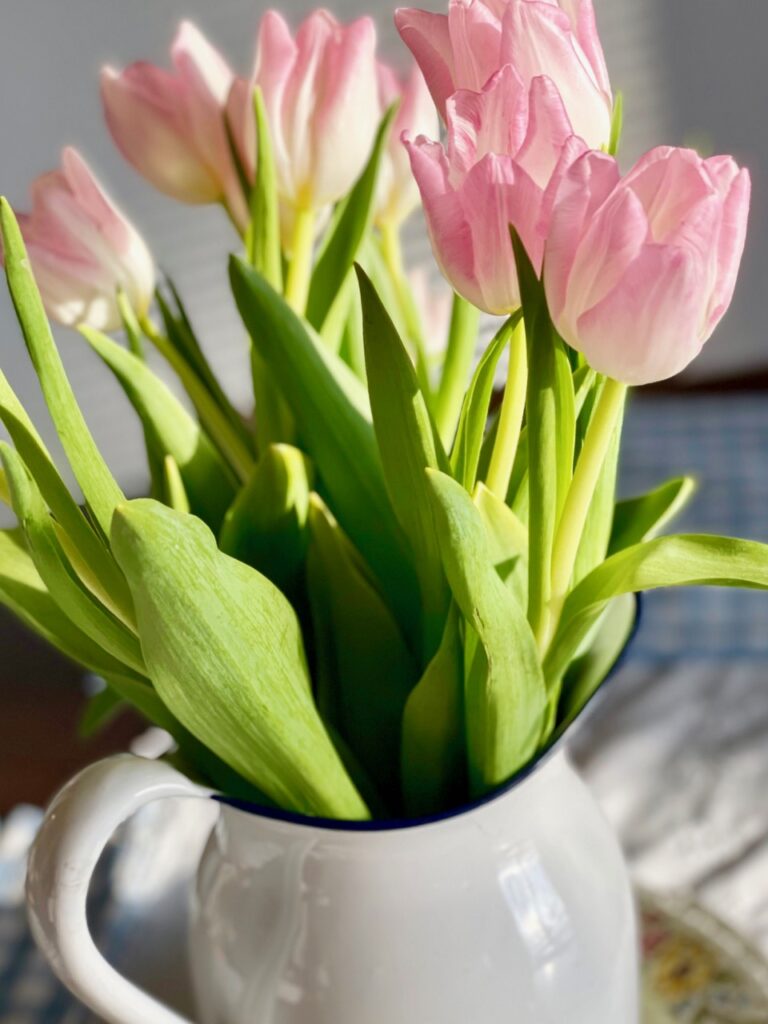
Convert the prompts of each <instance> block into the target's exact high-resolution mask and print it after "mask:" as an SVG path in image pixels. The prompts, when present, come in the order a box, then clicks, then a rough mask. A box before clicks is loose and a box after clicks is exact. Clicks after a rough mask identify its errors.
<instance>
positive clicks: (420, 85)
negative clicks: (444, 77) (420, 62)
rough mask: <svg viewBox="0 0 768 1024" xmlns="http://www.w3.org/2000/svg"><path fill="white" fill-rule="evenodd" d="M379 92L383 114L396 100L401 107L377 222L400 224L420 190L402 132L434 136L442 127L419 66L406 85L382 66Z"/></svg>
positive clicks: (384, 167) (386, 160) (387, 157)
mask: <svg viewBox="0 0 768 1024" xmlns="http://www.w3.org/2000/svg"><path fill="white" fill-rule="evenodd" d="M379 91H380V95H381V108H382V112H384V111H385V110H387V109H388V108H389V107H390V106H391V105H392V104H393V103H394V102H395V101H397V100H400V107H399V110H398V112H397V117H396V118H395V121H394V124H393V126H392V133H391V136H390V142H389V147H388V148H387V151H386V154H385V156H384V159H383V161H382V165H381V169H380V172H379V192H378V203H377V214H376V219H377V221H378V222H379V223H384V222H387V223H390V224H395V225H397V224H402V222H403V221H404V220H406V219H407V218H408V217H409V216H410V215H411V213H413V211H414V210H415V209H416V207H417V206H418V205H419V189H418V186H417V184H416V181H415V180H414V177H413V173H412V171H411V164H410V161H409V159H408V153H407V151H406V149H405V146H404V145H403V141H402V136H403V132H408V133H409V134H411V135H427V136H433V137H434V136H436V135H438V133H439V131H440V124H439V121H438V116H437V110H436V109H435V104H434V102H433V100H432V97H431V96H430V93H429V90H428V88H427V83H426V82H425V81H424V76H423V75H422V73H421V71H419V69H418V68H417V67H414V69H413V71H412V72H411V75H410V77H409V78H408V80H407V81H406V82H405V83H404V84H403V83H402V82H401V81H400V80H399V78H398V77H397V75H396V74H395V72H394V71H393V70H392V69H391V68H390V67H388V66H387V65H386V64H381V63H380V64H379Z"/></svg>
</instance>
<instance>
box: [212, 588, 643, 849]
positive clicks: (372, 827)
mask: <svg viewBox="0 0 768 1024" xmlns="http://www.w3.org/2000/svg"><path fill="white" fill-rule="evenodd" d="M634 597H635V619H634V622H633V625H632V630H631V632H630V634H629V636H628V637H627V642H626V643H625V644H624V647H623V648H622V650H621V653H620V654H619V656H618V658H617V659H616V661H615V662H614V664H613V666H612V667H611V669H610V671H609V672H608V674H607V675H606V677H605V679H604V680H603V682H602V683H601V684H600V686H598V688H597V690H595V692H594V693H593V695H592V696H591V697H590V698H589V700H588V701H587V702H586V704H585V705H584V707H583V708H582V709H581V711H580V712H579V714H578V716H577V718H575V719H574V721H573V722H572V723H571V724H570V725H569V726H568V728H567V729H565V730H564V731H563V732H562V733H555V738H554V739H553V741H552V742H551V743H550V744H549V746H548V747H545V748H544V749H543V750H542V751H541V752H540V753H539V754H537V755H536V756H535V757H534V758H533V760H531V761H529V762H528V764H527V765H525V767H523V768H521V769H520V771H519V772H517V773H516V774H515V775H513V776H512V778H511V779H509V780H508V781H507V782H505V783H503V784H502V785H501V786H500V787H499V788H498V789H495V790H493V792H491V793H487V794H486V795H485V796H482V797H479V798H478V799H477V800H473V801H471V802H470V803H467V804H462V805H461V806H460V807H455V808H453V809H452V810H449V811H441V812H439V813H438V814H429V815H422V816H417V817H412V818H379V819H376V820H374V821H344V820H341V819H336V818H312V817H310V816H309V815H306V814H298V813H296V812H295V811H284V810H281V809H280V808H279V807H268V806H263V805H261V804H257V803H254V802H252V801H248V800H238V799H236V798H235V797H228V796H225V795H223V794H220V793H217V794H215V795H214V796H213V799H214V800H215V801H216V802H217V803H220V804H222V805H223V806H225V807H232V808H233V809H234V810H237V811H243V812H245V813H246V814H254V815H257V816H258V817H260V818H267V819H269V820H270V821H282V822H285V823H286V824H290V825H300V826H304V827H305V828H313V829H321V830H326V831H329V832H363V833H364V832H372V833H377V832H398V831H403V830H405V829H416V828H422V827H424V826H425V825H439V824H440V823H441V822H445V821H451V820H452V819H453V818H459V817H461V816H462V815H463V814H468V813H470V812H471V811H476V810H477V809H478V808H480V807H485V806H486V805H487V804H490V803H493V801H494V800H497V799H499V797H502V796H505V795H506V794H507V793H509V792H510V791H511V790H513V789H515V788H516V787H517V786H519V785H520V784H521V783H522V782H525V780H526V779H528V778H530V776H531V775H533V773H534V772H535V771H537V770H538V769H539V768H540V767H541V766H542V765H543V764H546V762H547V761H549V760H550V759H551V758H552V757H554V755H555V754H557V753H558V752H559V751H560V750H562V748H563V746H564V745H565V742H566V740H567V738H568V737H569V735H570V733H571V731H572V729H574V728H575V727H576V726H577V725H578V724H579V723H581V722H583V720H584V718H585V717H586V715H587V714H588V713H589V712H590V711H592V710H594V708H595V706H596V704H597V703H598V702H599V701H600V700H601V698H602V697H603V696H604V691H605V688H606V685H607V684H608V683H609V682H610V680H611V679H613V678H614V677H615V676H616V675H617V674H618V672H619V670H620V669H621V668H622V667H623V665H624V663H625V661H626V660H627V656H628V653H629V650H630V648H631V646H632V644H633V643H634V640H635V638H636V636H637V633H638V630H639V629H640V623H641V619H642V609H643V601H642V596H641V595H640V594H635V595H634Z"/></svg>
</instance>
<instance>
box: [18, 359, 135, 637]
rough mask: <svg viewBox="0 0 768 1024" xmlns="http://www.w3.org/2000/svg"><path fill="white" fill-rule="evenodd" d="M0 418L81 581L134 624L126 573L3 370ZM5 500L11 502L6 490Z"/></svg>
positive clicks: (111, 608) (112, 608) (120, 615)
mask: <svg viewBox="0 0 768 1024" xmlns="http://www.w3.org/2000/svg"><path fill="white" fill-rule="evenodd" d="M0 420H2V422H3V424H4V425H5V428H6V430H7V431H8V433H9V434H10V436H11V440H12V441H13V443H14V445H15V446H16V450H17V451H18V453H19V455H21V457H22V459H23V460H24V463H25V464H26V466H27V468H28V469H29V471H30V473H31V474H32V476H33V478H34V479H35V481H36V483H37V486H38V487H39V488H40V493H41V494H42V496H43V498H44V499H45V502H46V504H47V505H48V508H49V509H50V510H51V512H52V513H53V515H54V516H55V517H56V520H57V522H58V525H59V526H60V528H61V530H62V532H63V534H64V535H65V536H66V542H67V551H68V554H69V555H70V560H72V561H73V563H74V562H76V563H77V571H78V573H79V574H80V577H81V579H82V580H83V582H84V583H85V584H86V586H88V588H89V589H90V590H91V591H92V592H93V593H94V594H95V595H96V597H98V598H99V600H100V601H101V602H102V603H103V604H105V605H106V606H107V607H108V608H109V609H110V611H112V612H113V613H114V614H115V615H116V616H117V617H118V618H119V619H120V620H121V621H123V622H124V623H125V624H126V625H127V626H133V625H134V614H133V602H132V601H131V595H130V592H129V590H128V584H127V583H126V582H125V577H124V576H123V574H122V573H121V572H120V570H119V569H118V567H117V565H116V563H115V561H114V559H113V558H112V554H111V552H110V551H109V548H108V546H107V544H106V541H105V540H104V539H103V538H102V536H101V535H100V534H97V533H96V531H95V530H94V529H93V527H92V526H91V524H90V522H89V521H88V519H87V518H86V517H85V516H84V515H83V512H82V510H81V509H80V507H79V506H78V504H77V502H76V501H75V500H74V498H73V497H72V495H71V494H70V493H69V490H68V488H67V485H66V484H65V483H64V481H63V480H62V479H61V477H60V476H59V472H58V470H57V469H56V466H55V464H54V462H53V459H52V458H51V456H50V454H49V452H48V450H47V449H46V447H45V445H44V443H43V440H42V438H41V437H40V435H39V434H38V432H37V431H36V430H35V427H34V424H33V423H32V421H31V420H30V419H29V417H28V416H27V414H26V412H25V411H24V408H23V406H22V405H21V402H19V400H18V398H17V397H16V395H15V394H14V392H13V390H12V388H11V386H10V384H9V383H8V381H7V380H6V378H5V377H4V376H3V374H2V372H0ZM6 486H7V481H6ZM7 503H8V504H10V494H9V495H8V502H7Z"/></svg>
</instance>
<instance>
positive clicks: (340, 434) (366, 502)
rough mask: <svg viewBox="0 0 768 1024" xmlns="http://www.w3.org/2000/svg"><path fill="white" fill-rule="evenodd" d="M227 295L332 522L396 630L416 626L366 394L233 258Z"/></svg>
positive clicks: (412, 584) (410, 578) (409, 573)
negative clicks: (368, 574)
mask: <svg viewBox="0 0 768 1024" xmlns="http://www.w3.org/2000/svg"><path fill="white" fill-rule="evenodd" d="M230 274H231V278H232V289H233V292H234V295H235V299H236V301H237V305H238V308H239V310H240V314H241V316H242V317H243V320H244V322H245V324H246V327H247V328H248V330H249V332H250V334H251V336H252V338H253V340H254V345H255V346H256V348H257V349H258V351H259V354H260V356H261V357H262V359H263V361H264V362H265V363H266V364H267V365H268V366H269V368H270V371H271V373H272V375H273V377H274V379H275V381H276V382H277V384H278V386H279V387H280V389H281V391H282V393H283V395H284V396H285V398H286V400H287V401H288V402H289V403H290V407H291V411H292V413H293V415H294V417H295V419H296V423H297V426H298V429H299V433H300V435H301V438H302V447H304V448H306V450H307V452H308V453H309V455H310V456H311V458H312V461H313V462H314V464H315V466H316V467H317V471H318V474H319V476H320V478H321V480H322V484H323V488H324V493H325V494H326V495H327V496H328V498H329V503H330V505H331V507H332V508H333V512H334V515H335V516H336V517H337V518H338V520H339V523H340V524H341V526H342V529H343V530H344V531H345V533H347V534H348V535H349V537H350V539H351V541H352V543H353V544H354V545H355V547H356V548H357V549H358V550H359V551H360V553H361V555H362V556H363V558H364V559H365V560H366V562H367V563H368V565H369V566H370V567H371V570H372V571H373V573H374V575H375V577H376V579H377V580H378V581H379V582H380V584H381V587H382V589H383V591H384V594H385V596H386V597H387V599H388V601H389V602H390V603H391V607H392V609H393V611H395V613H396V615H397V618H398V621H399V622H400V624H401V625H404V626H407V627H409V628H410V629H411V630H413V628H414V625H415V623H417V622H418V618H417V616H418V589H417V583H416V578H415V574H414V570H413V567H412V565H411V563H410V553H409V550H408V542H407V540H406V538H405V536H404V534H403V532H402V530H401V528H400V526H399V524H398V522H397V519H396V518H395V515H394V512H393V510H392V506H391V504H390V502H389V497H388V495H387V490H386V487H385V484H384V476H383V472H382V468H381V460H380V457H379V452H378V448H377V445H376V438H375V436H374V432H373V425H372V423H371V415H370V407H369V404H368V396H367V394H366V391H365V388H364V387H363V385H362V384H361V383H360V381H359V380H358V379H357V378H356V377H355V376H354V375H353V374H352V372H351V371H350V370H349V368H348V367H347V366H345V365H344V363H342V362H341V360H339V359H338V358H337V357H335V356H334V355H333V354H332V353H330V352H328V351H327V349H325V348H324V346H323V345H322V343H320V342H318V340H317V338H316V336H315V335H313V334H311V333H310V332H309V331H308V330H307V328H306V327H305V326H304V324H303V323H302V321H301V320H300V319H299V318H298V317H297V316H296V314H295V313H294V312H293V311H292V310H291V309H290V307H289V306H288V305H287V303H286V302H285V301H284V300H283V299H282V298H281V296H279V295H278V294H277V293H276V292H275V291H274V289H272V288H270V286H269V284H268V283H267V282H266V281H265V280H264V279H263V278H262V277H260V275H258V274H257V273H256V272H255V271H254V270H252V269H251V268H250V267H248V265H247V264H246V263H244V262H243V261H242V260H240V259H238V258H237V257H233V259H232V261H231V264H230Z"/></svg>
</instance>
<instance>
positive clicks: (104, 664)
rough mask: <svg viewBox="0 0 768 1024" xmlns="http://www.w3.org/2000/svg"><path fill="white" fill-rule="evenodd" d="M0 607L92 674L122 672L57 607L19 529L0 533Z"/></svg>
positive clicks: (116, 664)
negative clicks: (3, 606)
mask: <svg viewBox="0 0 768 1024" xmlns="http://www.w3.org/2000/svg"><path fill="white" fill-rule="evenodd" d="M0 604H3V605H5V607H6V608H7V609H8V610H9V611H10V612H12V613H13V614H14V615H15V616H16V617H17V618H18V619H20V620H21V621H22V622H23V623H24V625H25V626H27V627H28V628H29V629H31V630H32V631H33V632H34V633H37V634H38V635H39V636H41V637H42V638H43V639H44V640H46V641H47V642H48V643H49V644H51V645H52V646H53V647H55V648H57V649H58V650H59V651H61V653H62V654H64V655H65V656H66V657H68V658H70V659H71V660H72V661H75V662H77V663H78V664H80V665H84V666H85V667H86V668H88V669H90V670H91V671H92V672H96V673H98V674H99V675H103V674H104V673H106V672H119V671H121V670H122V669H123V666H122V665H121V663H120V662H119V661H117V660H116V659H114V658H112V657H110V656H109V655H108V654H107V653H106V651H104V650H103V649H102V648H101V647H100V645H99V644H97V643H94V642H93V640H91V639H90V638H89V637H88V636H86V634H85V633H83V632H82V630H80V629H78V628H77V626H75V625H74V623H73V622H72V621H71V619H70V618H69V617H68V616H67V615H66V614H65V613H64V612H63V611H62V610H61V609H60V608H59V606H58V605H57V603H56V602H55V601H54V599H53V598H52V597H51V595H50V594H49V593H48V590H47V588H46V586H45V584H44V583H43V581H42V580H41V578H40V574H39V573H38V571H37V569H36V568H35V564H34V562H33V561H32V558H31V557H30V555H29V551H28V550H27V546H26V543H25V540H24V533H23V531H22V530H20V529H16V530H3V531H0Z"/></svg>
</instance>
